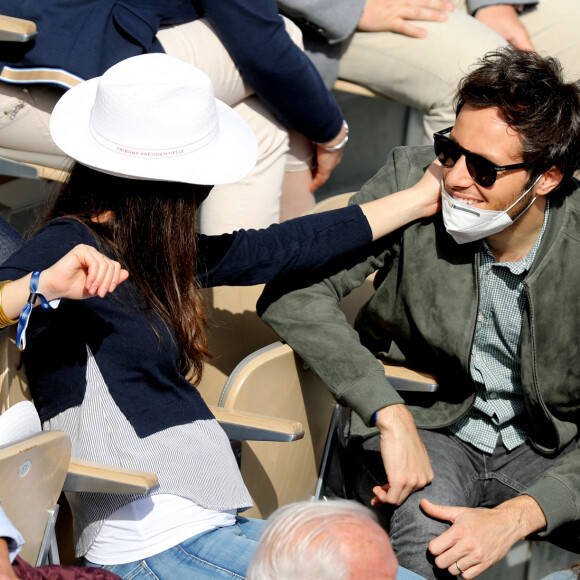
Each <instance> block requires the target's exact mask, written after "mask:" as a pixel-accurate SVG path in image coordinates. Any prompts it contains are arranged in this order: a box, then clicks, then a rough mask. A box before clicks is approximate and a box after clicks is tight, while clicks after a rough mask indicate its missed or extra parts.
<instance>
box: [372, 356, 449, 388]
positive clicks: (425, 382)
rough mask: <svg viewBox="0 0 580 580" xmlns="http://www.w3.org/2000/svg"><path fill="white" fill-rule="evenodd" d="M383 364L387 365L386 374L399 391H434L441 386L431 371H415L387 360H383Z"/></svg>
mask: <svg viewBox="0 0 580 580" xmlns="http://www.w3.org/2000/svg"><path fill="white" fill-rule="evenodd" d="M381 364H382V365H383V367H385V376H386V377H387V379H389V382H390V383H391V384H392V385H393V387H395V389H396V390H397V391H418V392H423V393H434V392H435V391H436V390H437V389H438V388H439V384H438V383H437V379H436V378H435V377H434V376H433V375H431V374H429V373H424V372H420V371H415V370H412V369H409V368H407V367H403V366H400V365H395V364H392V363H390V362H387V361H381Z"/></svg>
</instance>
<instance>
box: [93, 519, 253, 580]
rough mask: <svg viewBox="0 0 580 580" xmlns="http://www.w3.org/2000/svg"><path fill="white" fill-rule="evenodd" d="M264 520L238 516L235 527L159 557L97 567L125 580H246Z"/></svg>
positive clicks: (184, 544) (217, 531) (192, 539)
mask: <svg viewBox="0 0 580 580" xmlns="http://www.w3.org/2000/svg"><path fill="white" fill-rule="evenodd" d="M263 524H264V521H263V520H255V519H249V518H244V517H240V516H238V518H237V524H235V525H233V526H226V527H223V528H217V529H215V530H212V531H210V532H205V533H203V534H199V535H197V536H194V537H193V538H190V539H189V540H186V541H185V542H182V543H181V544H178V545H177V546H174V547H173V548H169V550H165V551H164V552H161V553H160V554H157V555H155V556H152V557H151V558H146V559H145V560H140V561H139V562H131V563H129V564H118V565H116V566H97V565H96V564H92V563H91V562H89V561H86V560H85V561H84V563H85V564H87V565H89V566H97V567H98V568H104V569H105V570H109V571H111V572H114V573H115V574H117V575H118V576H120V577H121V578H123V579H124V580H133V579H140V580H141V579H143V580H144V579H148V580H156V579H159V580H178V579H183V580H186V579H189V578H195V580H206V579H210V578H211V579H215V578H217V579H223V580H232V578H245V577H246V569H247V568H248V564H249V563H250V560H251V559H252V556H253V555H254V551H255V550H256V546H257V541H258V538H259V536H260V531H261V529H262V525H263Z"/></svg>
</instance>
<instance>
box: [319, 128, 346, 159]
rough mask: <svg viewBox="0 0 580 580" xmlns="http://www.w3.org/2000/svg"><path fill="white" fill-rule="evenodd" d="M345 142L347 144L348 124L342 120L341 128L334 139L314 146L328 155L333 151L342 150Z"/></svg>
mask: <svg viewBox="0 0 580 580" xmlns="http://www.w3.org/2000/svg"><path fill="white" fill-rule="evenodd" d="M347 142H348V123H347V122H346V121H345V120H343V121H342V127H341V128H340V131H339V133H338V135H337V136H336V137H335V138H334V139H331V140H330V141H327V142H326V143H316V145H318V146H319V147H322V148H323V149H324V150H325V151H328V152H329V153H333V152H334V151H340V150H342V149H344V147H345V145H346V144H347Z"/></svg>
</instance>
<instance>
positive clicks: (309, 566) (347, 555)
mask: <svg viewBox="0 0 580 580" xmlns="http://www.w3.org/2000/svg"><path fill="white" fill-rule="evenodd" d="M397 570H398V572H397ZM246 578H247V580H295V579H296V578H301V579H302V580H309V579H311V580H351V579H352V580H354V579H356V580H365V579H367V580H371V579H376V578H381V579H383V580H395V579H396V580H413V579H416V580H418V579H420V578H421V576H418V575H417V574H415V573H413V572H409V571H408V570H405V569H404V568H399V565H398V563H397V558H396V556H395V553H394V552H393V548H392V547H391V543H390V541H389V537H388V536H387V534H386V532H385V531H384V530H383V528H381V526H380V525H379V524H378V523H377V521H376V518H375V516H374V514H373V513H372V512H371V511H370V510H369V509H368V508H366V507H364V506H363V505H362V504H359V503H357V502H353V501H346V500H331V501H318V502H312V501H304V502H296V503H291V504H288V505H286V506H283V507H281V508H279V509H277V510H276V511H275V512H274V513H273V514H272V515H271V516H270V517H269V518H268V521H267V523H266V525H265V526H264V530H263V532H262V536H261V538H260V542H259V545H258V550H257V551H256V554H255V556H254V558H253V560H252V561H251V563H250V566H249V568H248V573H247V576H246Z"/></svg>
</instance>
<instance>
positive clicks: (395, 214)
mask: <svg viewBox="0 0 580 580" xmlns="http://www.w3.org/2000/svg"><path fill="white" fill-rule="evenodd" d="M360 207H361V209H362V211H363V213H364V214H365V216H366V218H367V220H368V222H369V225H370V227H371V230H372V232H373V240H376V239H378V238H380V237H382V236H385V235H387V234H390V233H391V232H394V231H395V230H397V229H399V228H400V227H402V226H404V225H406V224H408V223H410V222H412V221H415V220H417V219H419V218H421V217H423V216H424V205H423V203H422V202H421V200H419V199H418V198H417V197H414V196H413V195H412V194H411V193H409V191H400V192H397V193H394V194H393V195H389V196H387V197H383V198H381V199H376V200H374V201H369V202H367V203H363V204H362V205H361V206H360Z"/></svg>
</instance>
